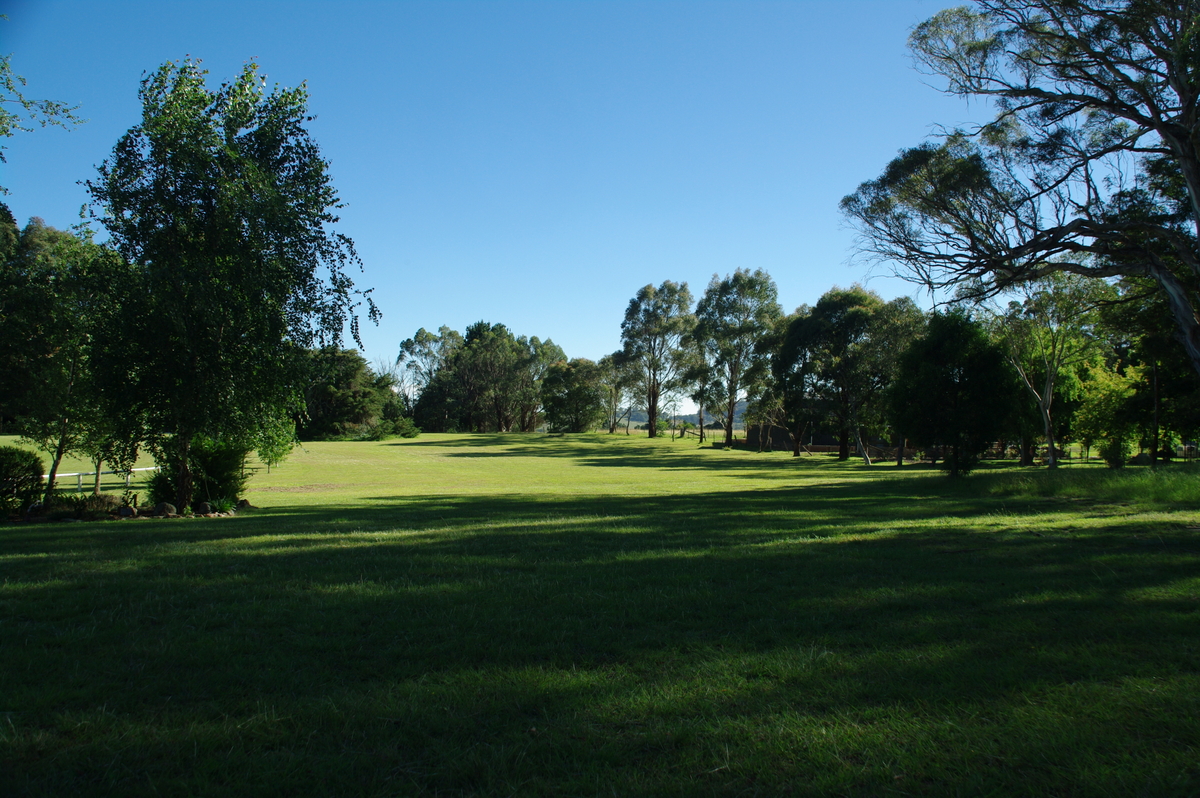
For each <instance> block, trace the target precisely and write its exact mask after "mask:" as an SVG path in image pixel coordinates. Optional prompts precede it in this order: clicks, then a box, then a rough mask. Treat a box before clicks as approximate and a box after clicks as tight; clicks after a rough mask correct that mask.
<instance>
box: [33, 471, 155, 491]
mask: <svg viewBox="0 0 1200 798" xmlns="http://www.w3.org/2000/svg"><path fill="white" fill-rule="evenodd" d="M157 470H158V466H150V467H148V468H131V469H130V470H129V471H101V472H100V475H101V476H103V475H105V474H118V475H119V474H124V475H125V489H126V490H128V489H129V479H130V477H132V476H133V472H134V471H157ZM94 476H96V472H95V471H77V472H75V473H73V474H55V475H54V479H55V481H56V482H57V481H58V480H60V479H62V478H63V477H75V492H76V493H83V478H84V477H94ZM48 478H49V475H48V474H43V475H42V479H48Z"/></svg>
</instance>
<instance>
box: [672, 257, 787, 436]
mask: <svg viewBox="0 0 1200 798" xmlns="http://www.w3.org/2000/svg"><path fill="white" fill-rule="evenodd" d="M782 315H783V309H782V308H781V307H780V306H779V300H778V291H777V289H776V288H775V281H774V280H772V279H771V276H770V275H769V274H767V273H766V272H765V271H763V270H762V269H755V270H754V271H753V272H751V271H750V270H749V269H738V270H736V271H735V272H734V273H733V274H731V275H727V276H726V277H725V278H724V279H719V278H718V277H717V276H716V275H715V274H714V275H713V278H712V280H711V281H710V282H709V284H708V288H707V289H705V291H704V295H703V296H702V297H701V298H700V302H699V303H698V304H697V305H696V330H695V334H694V337H695V339H696V340H697V342H698V343H699V345H700V347H701V348H703V349H704V350H706V351H707V354H708V358H706V359H707V360H709V361H710V362H711V363H712V370H713V372H715V374H714V376H715V377H716V379H715V380H714V382H715V384H714V385H713V386H712V391H711V392H710V393H708V395H710V396H714V397H715V401H714V402H713V403H712V404H713V405H714V406H715V407H717V408H719V410H720V412H721V415H722V417H723V423H724V426H725V444H726V445H727V446H732V445H733V422H734V413H735V412H736V410H737V403H738V401H739V400H741V399H744V398H747V396H748V392H747V388H748V387H749V386H751V385H754V384H756V383H759V382H761V381H762V380H764V379H765V378H766V376H767V374H768V373H769V371H770V359H769V357H768V355H767V353H766V352H764V351H763V350H762V347H761V346H759V344H760V342H761V341H762V340H763V338H764V337H765V336H767V335H768V334H769V333H770V332H771V330H772V328H773V326H774V324H775V322H776V321H777V320H778V319H779V318H780V317H781V316H782ZM698 395H700V396H703V395H704V394H698ZM693 398H695V397H693ZM701 423H703V419H701Z"/></svg>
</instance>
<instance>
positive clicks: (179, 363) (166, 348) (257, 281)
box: [87, 61, 377, 506]
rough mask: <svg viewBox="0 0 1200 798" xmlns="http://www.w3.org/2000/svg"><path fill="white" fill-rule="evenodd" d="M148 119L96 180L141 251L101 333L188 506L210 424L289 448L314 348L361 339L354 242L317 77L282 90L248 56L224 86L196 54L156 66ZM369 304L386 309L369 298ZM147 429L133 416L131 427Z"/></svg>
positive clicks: (268, 446) (146, 435)
mask: <svg viewBox="0 0 1200 798" xmlns="http://www.w3.org/2000/svg"><path fill="white" fill-rule="evenodd" d="M139 96H140V98H141V101H142V120H141V123H140V124H138V125H136V126H135V127H133V128H131V129H130V130H129V132H128V133H126V134H125V135H124V136H122V137H121V139H120V140H119V141H118V142H117V145H116V147H115V149H114V150H113V153H112V156H111V157H110V158H109V159H107V160H106V161H104V163H103V164H102V165H101V166H100V168H99V176H98V177H97V178H96V179H95V180H92V181H89V182H88V184H87V185H88V189H89V191H90V192H91V195H92V200H93V203H94V209H95V213H96V214H97V216H98V217H99V219H100V221H101V222H102V223H103V225H104V226H105V228H107V230H108V232H109V234H110V236H111V241H112V244H113V246H115V247H116V248H117V250H118V251H119V252H120V253H121V254H122V255H123V256H124V257H125V258H126V259H127V260H128V261H129V262H130V263H132V264H133V266H134V270H133V274H132V275H131V277H130V279H128V280H126V281H124V282H123V283H121V284H119V285H115V286H114V287H113V288H114V293H116V294H118V296H117V297H115V301H116V303H117V304H118V305H119V307H120V308H121V313H120V314H118V317H117V318H116V320H115V322H116V323H114V324H113V325H111V326H110V327H109V328H108V330H107V333H106V335H105V337H104V341H103V345H102V346H101V347H99V349H100V351H102V352H103V353H104V355H105V357H106V360H107V363H106V365H105V367H104V368H103V369H101V374H102V376H103V378H104V380H105V382H104V385H103V388H104V390H105V391H106V392H107V393H108V394H110V395H112V396H119V397H120V401H121V403H122V404H123V405H124V406H125V407H126V408H127V409H126V412H125V413H124V414H123V415H122V424H123V426H125V427H137V430H136V433H137V434H138V435H140V437H141V439H142V440H144V441H145V442H146V443H147V444H148V445H149V447H150V448H151V450H152V451H153V452H154V453H155V455H156V457H158V458H159V460H160V461H163V462H166V463H169V464H171V465H173V467H174V471H175V473H177V474H178V479H177V481H176V485H177V491H178V496H177V500H178V502H179V504H180V505H181V506H186V505H187V504H189V503H190V501H191V498H192V493H193V479H192V475H191V462H190V447H191V444H192V441H193V439H195V438H196V437H197V436H200V435H204V436H208V437H210V438H219V439H223V440H226V441H236V442H238V443H240V444H242V445H245V446H246V447H247V448H250V449H254V448H258V449H259V450H260V451H261V452H267V453H278V451H279V445H280V438H281V437H289V436H291V435H292V434H293V432H292V427H291V424H290V419H291V418H292V417H293V415H294V414H296V413H298V412H300V411H301V410H302V409H303V394H302V388H303V370H302V368H301V354H302V352H303V351H304V350H305V349H307V348H310V347H311V346H313V345H316V344H321V345H326V344H331V345H338V344H339V343H340V339H341V334H342V330H343V327H344V325H345V324H346V322H347V320H349V323H350V330H351V333H352V335H353V336H354V337H355V339H356V340H357V339H358V326H357V316H356V315H355V314H356V309H357V307H358V306H359V305H360V304H361V300H362V297H363V294H362V293H360V292H356V291H355V289H354V285H353V281H352V280H351V279H350V276H349V275H348V274H347V271H348V270H349V268H350V267H352V266H356V265H358V258H357V255H356V254H355V251H354V246H353V243H352V242H351V241H350V240H349V239H348V238H346V237H345V236H343V235H341V234H338V233H335V232H333V230H332V225H333V224H334V223H335V222H336V221H337V216H336V210H337V208H338V207H340V205H339V200H338V195H337V192H336V191H335V190H334V187H333V183H332V179H331V178H330V175H329V165H328V163H327V162H326V161H325V160H324V159H322V157H321V153H320V150H319V149H318V147H317V144H316V142H314V141H313V140H312V138H311V137H310V136H309V134H308V131H307V130H306V129H305V127H304V125H305V123H306V122H307V121H308V120H309V119H310V117H309V112H308V95H307V91H306V90H305V88H304V87H303V86H301V87H299V88H295V89H285V88H279V87H276V88H273V89H271V90H267V88H266V86H265V80H264V79H263V78H262V77H261V76H259V74H258V66H257V65H256V64H254V63H250V64H248V65H247V66H246V67H245V68H244V69H243V70H242V72H241V74H239V75H238V76H237V77H236V78H235V79H234V80H232V81H231V82H228V83H223V84H221V85H220V86H219V87H218V88H216V89H215V90H212V89H209V88H208V87H207V85H206V82H205V72H204V71H203V70H202V69H201V68H200V65H199V64H198V63H197V62H194V61H184V62H182V63H168V64H164V65H163V66H162V67H160V68H159V69H157V70H156V71H154V72H153V73H151V74H149V75H148V76H146V77H145V78H144V79H143V81H142V85H141V90H140V92H139ZM367 304H368V313H369V315H370V317H371V318H372V319H374V318H375V317H376V316H377V311H376V310H375V307H374V305H373V304H371V303H370V301H369V298H368V299H367ZM131 431H132V430H131Z"/></svg>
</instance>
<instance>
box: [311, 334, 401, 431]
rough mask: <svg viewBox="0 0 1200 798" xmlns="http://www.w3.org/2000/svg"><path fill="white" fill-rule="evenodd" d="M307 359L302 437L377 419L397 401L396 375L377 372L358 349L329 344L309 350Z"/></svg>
mask: <svg viewBox="0 0 1200 798" xmlns="http://www.w3.org/2000/svg"><path fill="white" fill-rule="evenodd" d="M305 361H306V363H307V372H308V380H307V385H306V386H305V390H304V403H305V412H304V416H303V417H302V418H301V420H300V423H299V424H298V425H297V431H298V433H299V436H300V437H301V438H302V439H321V438H326V437H331V436H336V435H338V434H341V433H343V432H345V430H346V429H347V428H349V427H352V426H354V425H361V424H367V423H371V422H374V421H378V420H379V419H380V418H381V417H383V415H384V412H385V408H386V407H388V404H389V402H392V401H395V394H394V393H393V390H392V389H393V387H394V385H395V378H394V377H393V376H392V375H390V374H388V373H386V372H384V373H376V372H375V371H374V370H373V369H372V368H371V367H370V365H368V364H367V361H366V358H364V357H363V356H362V355H361V354H359V352H358V350H357V349H341V348H338V347H335V346H329V347H325V348H323V349H317V350H313V351H311V352H307V353H306V357H305Z"/></svg>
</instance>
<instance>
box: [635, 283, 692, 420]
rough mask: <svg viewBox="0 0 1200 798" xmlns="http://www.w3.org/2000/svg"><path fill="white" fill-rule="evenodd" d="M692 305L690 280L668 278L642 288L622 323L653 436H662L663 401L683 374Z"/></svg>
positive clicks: (690, 327) (690, 325) (690, 326)
mask: <svg viewBox="0 0 1200 798" xmlns="http://www.w3.org/2000/svg"><path fill="white" fill-rule="evenodd" d="M691 307H692V294H691V292H690V291H688V286H687V283H674V282H671V281H670V280H665V281H663V283H662V285H660V286H658V288H655V287H654V286H653V285H647V286H645V287H644V288H642V289H641V290H640V291H638V292H637V295H636V296H635V297H634V298H633V299H631V300H629V307H628V308H626V310H625V320H624V321H623V322H622V323H621V343H622V344H623V345H624V350H623V351H624V356H625V358H626V360H627V362H629V363H630V365H631V367H633V368H634V369H636V371H637V374H638V383H639V387H640V390H641V395H642V397H644V399H645V406H646V415H647V416H648V417H649V423H648V424H647V430H648V432H649V435H650V437H651V438H653V437H656V436H657V435H658V412H659V408H658V405H659V400H660V399H661V398H662V396H663V394H664V393H665V392H667V391H670V390H672V389H673V388H674V387H675V386H676V382H677V381H678V379H679V377H680V375H681V373H682V368H681V367H682V365H683V357H682V351H681V350H682V343H683V339H684V337H685V336H686V335H687V334H688V333H689V332H690V331H691V329H692V326H693V325H694V324H695V319H694V318H693V316H692V315H691Z"/></svg>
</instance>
